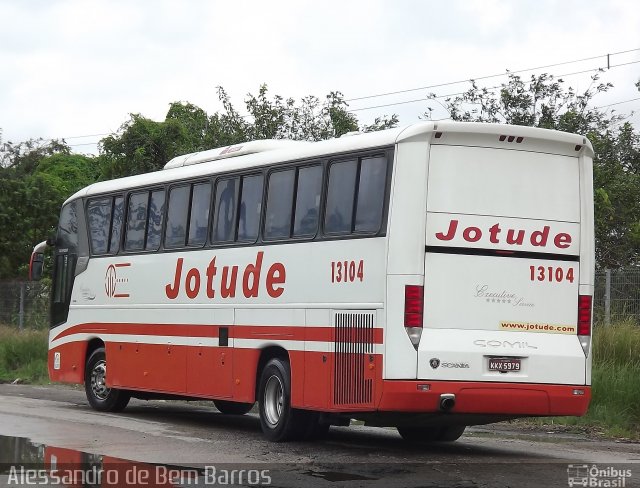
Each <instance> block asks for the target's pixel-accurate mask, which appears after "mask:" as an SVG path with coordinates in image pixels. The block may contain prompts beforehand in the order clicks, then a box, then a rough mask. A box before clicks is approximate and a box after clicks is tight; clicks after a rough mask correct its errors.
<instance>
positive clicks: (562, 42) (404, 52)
mask: <svg viewBox="0 0 640 488" xmlns="http://www.w3.org/2000/svg"><path fill="white" fill-rule="evenodd" d="M0 22H1V27H0V129H1V130H2V139H3V140H4V141H12V142H19V141H22V140H26V139H29V138H37V137H43V138H65V139H66V140H67V142H68V143H69V144H72V145H73V148H74V150H76V151H77V152H95V150H96V149H95V143H96V142H97V141H98V140H99V139H100V138H101V137H102V136H100V135H97V136H96V135H95V134H105V133H109V132H112V131H115V130H117V129H118V127H119V126H120V125H121V124H122V123H123V122H124V121H126V120H127V118H128V114H129V113H141V114H143V115H145V116H147V117H150V118H152V119H154V120H163V119H164V116H165V114H166V112H167V109H168V107H169V104H170V103H171V102H173V101H179V100H182V101H189V102H192V103H194V104H196V105H198V106H200V107H202V108H203V109H205V110H206V111H207V112H209V113H213V112H214V111H216V110H218V109H220V105H219V103H218V100H217V95H216V89H215V87H216V86H218V85H221V86H223V87H224V88H225V89H226V90H227V92H228V93H229V94H230V95H231V97H232V100H233V102H234V104H235V105H236V107H237V108H238V110H239V111H240V112H241V113H244V106H243V100H244V97H245V95H246V93H248V92H253V93H256V92H257V90H258V87H259V85H260V84H261V83H267V84H268V86H269V89H270V92H271V93H272V94H276V93H277V94H280V95H282V96H285V97H295V98H300V97H302V96H305V95H316V96H318V97H320V98H324V96H325V95H326V94H327V93H328V92H330V91H334V90H338V91H341V92H343V93H344V95H345V97H346V98H347V99H352V98H357V97H363V96H367V95H376V94H381V93H388V92H392V91H398V90H405V89H412V88H419V87H425V86H431V85H437V84H441V83H447V82H452V81H458V80H466V79H469V78H479V77H481V76H485V75H493V74H500V73H504V72H505V70H507V69H509V70H512V71H517V70H524V69H528V68H533V67H537V66H545V65H553V64H556V63H564V62H568V61H575V60H580V59H584V58H592V57H596V56H599V57H598V58H597V59H591V60H588V61H583V62H580V63H569V64H564V65H560V66H554V67H549V68H546V69H543V70H542V71H545V72H548V73H552V74H555V75H566V74H568V73H574V72H577V71H584V70H593V69H596V68H598V67H606V62H607V60H606V56H605V55H606V54H607V53H619V52H622V51H630V50H633V51H631V52H627V53H622V54H613V55H612V56H611V57H610V64H611V65H612V66H615V65H620V64H626V63H634V64H626V66H617V67H612V68H611V69H610V70H608V71H606V72H605V73H603V74H602V75H601V80H602V81H611V82H612V83H614V85H615V88H614V89H613V90H611V92H610V93H607V94H605V95H601V96H599V97H598V98H597V99H596V100H595V102H594V104H595V105H597V106H601V105H608V104H612V103H617V102H622V101H627V100H631V99H634V98H639V97H640V93H639V92H638V91H637V89H636V88H635V86H634V83H635V82H636V81H638V79H640V2H638V1H637V0H576V1H574V0H557V1H554V0H511V1H509V0H447V1H431V0H423V1H419V0H388V1H387V0H366V1H355V0H340V1H334V0H314V1H307V0H288V1H277V0H269V1H254V2H250V1H240V0H236V1H213V0H210V1H204V0H202V1H199V0H182V1H169V0H153V1H151V0H148V1H130V0H127V1H114V0H110V1H90V0H77V1H76V0H60V1H56V0H31V1H20V0H0ZM538 72H539V71H538ZM531 73H532V72H526V73H522V76H525V77H528V76H529V75H530V74H531ZM590 74H592V72H590V73H583V74H579V75H570V76H563V78H564V79H565V80H566V81H567V83H568V84H569V85H571V86H573V87H574V88H576V89H578V90H584V89H587V88H588V86H589V83H590V80H589V76H590ZM501 81H504V77H502V78H491V79H487V80H485V81H483V83H484V84H486V86H495V85H498V84H499V83H500V82H501ZM467 87H468V84H459V85H449V86H443V87H439V88H431V89H425V90H418V91H413V92H408V93H404V94H398V95H393V96H384V97H375V98H370V99H365V100H358V101H352V102H350V108H352V109H362V108H367V107H372V106H379V105H386V104H391V103H397V102H402V101H409V100H416V99H421V98H424V96H425V95H426V94H427V93H429V92H435V93H436V94H438V95H445V94H449V93H456V92H459V91H463V90H464V89H465V88H467ZM431 105H432V106H433V107H434V113H433V118H436V119H440V118H446V117H447V113H446V111H445V110H444V109H443V108H441V107H440V106H439V105H437V104H435V105H434V104H433V102H432V103H431ZM426 107H427V102H417V103H416V102H414V103H406V104H402V105H396V106H389V107H384V108H377V109H369V110H358V111H356V112H355V113H356V114H357V116H358V118H359V119H360V120H361V121H363V122H367V121H370V120H372V119H373V118H374V117H375V116H378V115H383V114H391V113H397V114H399V115H400V121H401V124H403V125H404V124H409V123H412V122H415V121H417V120H418V117H419V115H420V114H421V113H423V112H424V111H425V109H426ZM610 108H615V109H617V110H618V111H619V112H623V113H629V112H631V111H633V110H635V111H638V112H640V100H635V101H631V102H627V103H623V104H620V105H615V106H612V107H610ZM638 120H639V119H638V117H637V116H636V117H634V118H633V121H634V122H636V121H638ZM77 136H88V137H77Z"/></svg>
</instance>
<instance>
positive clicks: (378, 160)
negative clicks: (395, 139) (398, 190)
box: [355, 156, 387, 232]
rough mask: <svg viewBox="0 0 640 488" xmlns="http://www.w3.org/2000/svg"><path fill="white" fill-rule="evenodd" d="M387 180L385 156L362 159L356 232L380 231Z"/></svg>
mask: <svg viewBox="0 0 640 488" xmlns="http://www.w3.org/2000/svg"><path fill="white" fill-rule="evenodd" d="M386 179H387V164H386V158H385V157H384V156H376V157H373V158H363V159H362V161H361V163H360V181H359V183H358V203H357V205H356V224H355V231H356V232H377V231H378V230H380V221H381V220H382V209H383V207H384V190H385V183H386Z"/></svg>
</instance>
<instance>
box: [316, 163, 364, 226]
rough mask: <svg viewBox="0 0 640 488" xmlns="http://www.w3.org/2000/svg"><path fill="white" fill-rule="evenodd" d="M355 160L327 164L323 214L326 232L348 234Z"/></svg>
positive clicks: (353, 188) (355, 170) (355, 168)
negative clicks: (327, 187) (327, 185)
mask: <svg viewBox="0 0 640 488" xmlns="http://www.w3.org/2000/svg"><path fill="white" fill-rule="evenodd" d="M357 170H358V162H357V161H355V160H354V161H344V162H339V163H333V164H331V166H329V190H328V192H327V207H326V212H325V216H324V231H325V232H326V233H327V234H349V233H350V232H351V224H352V220H353V199H354V196H355V187H356V174H357Z"/></svg>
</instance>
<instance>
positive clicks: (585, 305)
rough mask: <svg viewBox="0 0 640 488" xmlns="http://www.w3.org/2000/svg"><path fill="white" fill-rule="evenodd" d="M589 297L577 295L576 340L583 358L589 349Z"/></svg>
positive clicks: (590, 298)
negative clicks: (580, 347) (578, 341)
mask: <svg viewBox="0 0 640 488" xmlns="http://www.w3.org/2000/svg"><path fill="white" fill-rule="evenodd" d="M591 304H592V297H591V295H578V338H579V339H580V346H582V351H583V352H584V355H585V357H588V356H589V349H590V348H591Z"/></svg>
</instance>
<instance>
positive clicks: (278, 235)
mask: <svg viewBox="0 0 640 488" xmlns="http://www.w3.org/2000/svg"><path fill="white" fill-rule="evenodd" d="M295 177H296V170H295V169H289V170H285V171H276V172H273V173H271V174H270V175H269V185H268V189H267V209H266V213H265V222H264V237H265V238H266V239H282V238H288V237H289V236H290V232H291V210H292V205H293V189H294V184H295Z"/></svg>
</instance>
